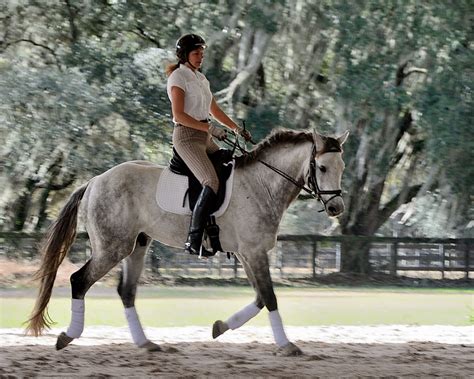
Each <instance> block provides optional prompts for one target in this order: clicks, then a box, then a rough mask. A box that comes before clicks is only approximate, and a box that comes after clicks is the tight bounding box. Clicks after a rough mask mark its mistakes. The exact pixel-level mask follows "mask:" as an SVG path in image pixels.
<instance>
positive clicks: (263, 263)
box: [213, 252, 302, 356]
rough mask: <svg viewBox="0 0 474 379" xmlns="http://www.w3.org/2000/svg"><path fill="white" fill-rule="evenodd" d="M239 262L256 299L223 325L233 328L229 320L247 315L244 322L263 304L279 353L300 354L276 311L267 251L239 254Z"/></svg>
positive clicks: (287, 354)
mask: <svg viewBox="0 0 474 379" xmlns="http://www.w3.org/2000/svg"><path fill="white" fill-rule="evenodd" d="M241 262H242V265H243V266H244V268H245V271H246V273H247V275H248V277H249V280H250V282H251V283H252V285H253V286H254V289H255V291H256V292H257V299H256V301H255V303H253V304H254V305H253V306H252V304H250V305H248V306H247V307H245V308H244V309H242V310H241V311H239V312H237V313H236V314H235V315H233V316H232V317H231V318H230V319H229V320H228V321H227V322H226V323H224V327H226V326H228V328H230V329H235V328H231V327H230V325H229V321H230V322H232V319H233V318H239V317H240V319H242V316H243V315H247V319H246V320H245V321H244V323H245V322H247V321H248V320H250V318H252V317H254V316H255V315H256V314H258V311H260V309H261V308H262V306H263V305H265V306H266V307H267V309H268V311H269V319H270V325H271V327H272V332H273V336H274V338H275V342H276V344H277V345H278V347H279V348H280V351H279V353H280V354H282V355H286V356H290V355H301V354H302V351H301V350H300V349H299V348H298V347H297V346H296V345H294V344H293V343H291V342H290V341H289V340H288V337H287V336H286V333H285V330H284V328H283V322H282V319H281V316H280V313H279V312H278V304H277V299H276V296H275V292H274V291H273V284H272V280H271V276H270V268H269V264H268V256H267V253H266V252H262V253H261V254H255V255H252V256H251V257H247V256H245V255H244V256H241ZM252 309H254V310H255V312H256V313H255V314H254V315H252V313H251V312H250V311H251V310H252ZM257 309H258V311H257ZM236 316H237V317H236ZM248 316H251V317H248ZM216 323H218V322H216ZM241 325H243V323H241V324H240V325H238V326H241ZM215 328H216V324H214V328H213V334H214V330H215ZM226 330H227V329H226ZM224 331H225V330H224ZM220 334H222V333H220Z"/></svg>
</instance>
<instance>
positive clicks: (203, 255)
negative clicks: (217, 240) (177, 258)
mask: <svg viewBox="0 0 474 379" xmlns="http://www.w3.org/2000/svg"><path fill="white" fill-rule="evenodd" d="M184 250H186V251H187V252H188V253H189V254H191V255H197V256H198V258H199V259H202V258H207V257H213V256H214V255H216V253H214V252H212V251H209V250H207V249H206V248H205V247H204V246H203V245H202V244H201V246H200V248H199V251H198V250H195V249H193V248H192V247H191V243H190V242H186V243H185V244H184Z"/></svg>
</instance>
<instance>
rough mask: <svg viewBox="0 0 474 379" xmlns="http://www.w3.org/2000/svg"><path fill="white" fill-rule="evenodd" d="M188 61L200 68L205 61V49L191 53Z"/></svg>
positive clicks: (201, 48)
mask: <svg viewBox="0 0 474 379" xmlns="http://www.w3.org/2000/svg"><path fill="white" fill-rule="evenodd" d="M188 61H189V63H191V64H192V65H193V66H194V67H196V68H200V67H201V65H202V62H203V61H204V48H203V47H200V48H198V49H196V50H193V51H191V52H190V53H189V55H188Z"/></svg>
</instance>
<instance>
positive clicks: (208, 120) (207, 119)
mask: <svg viewBox="0 0 474 379" xmlns="http://www.w3.org/2000/svg"><path fill="white" fill-rule="evenodd" d="M199 122H211V119H210V118H206V119H204V120H199ZM174 125H175V126H176V125H181V126H185V125H183V124H180V123H179V122H176V123H175V124H174Z"/></svg>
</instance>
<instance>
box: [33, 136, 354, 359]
mask: <svg viewBox="0 0 474 379" xmlns="http://www.w3.org/2000/svg"><path fill="white" fill-rule="evenodd" d="M347 136H348V132H345V133H344V134H342V135H341V136H339V137H335V138H332V137H326V136H322V135H320V134H319V133H317V132H316V131H291V130H278V131H274V132H273V133H272V134H270V135H269V136H268V137H267V138H265V139H264V140H263V141H261V142H260V143H259V144H258V145H256V146H255V147H254V148H253V149H252V150H251V151H250V152H249V153H248V154H245V155H242V156H240V157H237V158H236V168H235V173H234V180H233V194H232V198H231V200H230V203H229V205H228V208H227V210H226V211H225V213H224V214H223V215H222V216H220V217H219V218H218V220H217V223H218V224H219V225H220V228H221V236H220V238H221V243H222V246H223V248H224V250H225V251H231V252H235V254H236V256H237V258H238V259H239V261H240V262H241V264H242V266H243V268H244V270H245V272H246V274H247V277H248V279H249V282H250V283H251V285H252V286H253V288H254V290H255V292H256V299H255V300H254V301H253V302H252V303H250V304H249V305H247V306H246V307H244V308H243V309H241V310H239V311H238V312H237V313H235V314H233V315H232V316H231V317H230V318H229V319H228V320H226V321H221V320H218V321H216V322H215V323H214V325H213V328H212V335H213V337H214V338H217V337H218V336H219V335H221V334H222V333H224V332H226V331H227V330H229V329H231V330H233V329H237V328H238V327H240V326H242V325H243V324H245V323H246V322H247V321H248V320H250V319H251V318H252V317H254V316H256V315H257V314H258V313H259V312H260V311H261V309H263V307H266V308H267V309H268V311H269V320H270V325H271V327H272V331H273V335H274V338H275V342H276V344H277V346H278V348H279V351H280V353H281V354H282V355H298V354H301V353H302V352H301V350H300V349H299V348H298V347H297V346H296V345H294V344H293V343H291V342H290V341H289V340H288V338H287V336H286V334H285V331H284V328H283V323H282V320H281V317H280V315H279V313H278V306H277V299H276V296H275V293H274V291H273V285H272V280H271V277H270V270H269V263H268V252H269V251H270V250H271V249H273V248H274V247H275V245H276V241H277V232H278V227H279V225H280V222H281V219H282V216H283V213H284V212H285V210H286V209H287V208H288V206H289V205H290V203H291V202H292V201H293V200H295V199H296V197H297V196H298V194H299V192H300V191H301V189H302V188H303V187H304V188H305V189H306V190H308V188H307V186H309V187H310V189H311V191H312V192H314V193H316V195H317V197H318V198H319V200H320V201H321V202H322V203H323V204H324V208H325V210H326V213H327V215H328V216H330V217H335V216H338V215H340V214H341V213H342V212H343V211H344V202H343V199H342V197H341V177H342V173H343V171H344V162H343V159H342V145H343V144H344V142H345V141H346V139H347ZM163 169H164V168H163V167H162V166H159V165H155V164H152V163H149V162H145V161H131V162H126V163H122V164H119V165H117V166H115V167H113V168H111V169H110V170H108V171H106V172H104V173H103V174H101V175H98V176H96V177H94V178H92V179H91V180H90V181H89V182H87V183H86V184H84V185H83V186H81V187H80V188H79V189H77V190H76V191H75V192H74V193H73V194H72V195H71V197H70V198H69V200H68V202H67V203H66V205H65V206H64V208H63V209H62V210H61V212H60V214H59V217H58V219H57V220H56V221H55V222H54V223H53V224H52V225H51V227H50V228H49V230H48V233H47V235H46V236H45V238H44V241H43V243H42V247H41V252H42V262H41V266H40V269H39V271H38V273H37V278H38V279H39V280H40V286H39V294H38V297H37V299H36V304H35V307H34V309H33V311H32V314H31V317H30V319H29V320H28V326H27V333H30V334H33V335H35V336H38V335H41V333H42V332H43V330H44V329H45V328H49V327H50V326H51V324H52V320H51V319H50V318H49V316H48V313H47V305H48V302H49V300H50V297H51V292H52V288H53V284H54V280H55V278H56V273H57V270H58V267H59V265H60V264H61V262H62V261H63V259H64V258H65V256H66V255H67V253H68V251H69V249H70V247H71V245H72V243H73V242H74V239H75V236H76V226H77V218H78V213H79V211H80V214H81V215H82V216H83V218H84V222H85V227H86V230H87V233H88V235H89V238H90V243H91V248H92V254H91V257H90V259H89V260H88V261H87V262H86V263H85V265H84V266H83V267H82V268H80V269H79V270H78V271H77V272H75V273H74V274H72V275H71V288H72V308H71V310H72V312H71V323H70V325H69V328H68V329H67V331H66V332H63V333H61V334H60V335H59V337H58V340H57V343H56V348H57V349H58V350H59V349H62V348H64V347H66V346H67V345H68V344H69V343H70V342H71V341H72V340H73V339H75V338H79V337H80V336H81V333H82V331H83V329H84V297H85V295H86V293H87V291H88V290H89V288H90V287H91V286H92V285H93V284H94V283H95V282H96V281H98V280H99V279H100V278H102V277H103V276H104V275H105V274H106V273H107V272H109V271H110V270H111V269H112V268H113V267H114V266H116V265H117V263H119V262H120V261H122V262H123V266H122V273H121V280H120V283H119V285H118V293H119V295H120V297H121V299H122V302H123V305H124V308H125V315H126V318H127V321H128V324H129V328H130V331H131V334H132V339H133V341H134V343H135V344H136V345H137V346H139V347H141V348H144V349H147V350H149V351H159V350H160V346H159V345H157V344H155V343H153V342H151V341H150V340H148V339H147V338H146V336H145V334H144V332H143V328H142V326H141V324H140V321H139V317H138V314H137V312H136V310H135V295H136V290H137V282H138V279H139V277H140V275H141V272H142V269H143V264H144V257H145V254H146V252H147V250H148V248H149V246H150V244H151V242H152V241H153V240H158V241H160V242H162V243H163V244H166V245H169V246H173V247H183V246H184V242H185V240H186V236H187V230H188V226H189V221H190V218H189V216H186V215H177V214H172V213H169V212H166V211H163V210H162V209H161V208H160V207H159V206H158V205H157V202H156V200H155V199H156V197H155V195H156V188H157V183H158V180H159V178H160V175H161V173H162V171H163ZM275 171H279V172H280V173H276V172H275Z"/></svg>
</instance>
